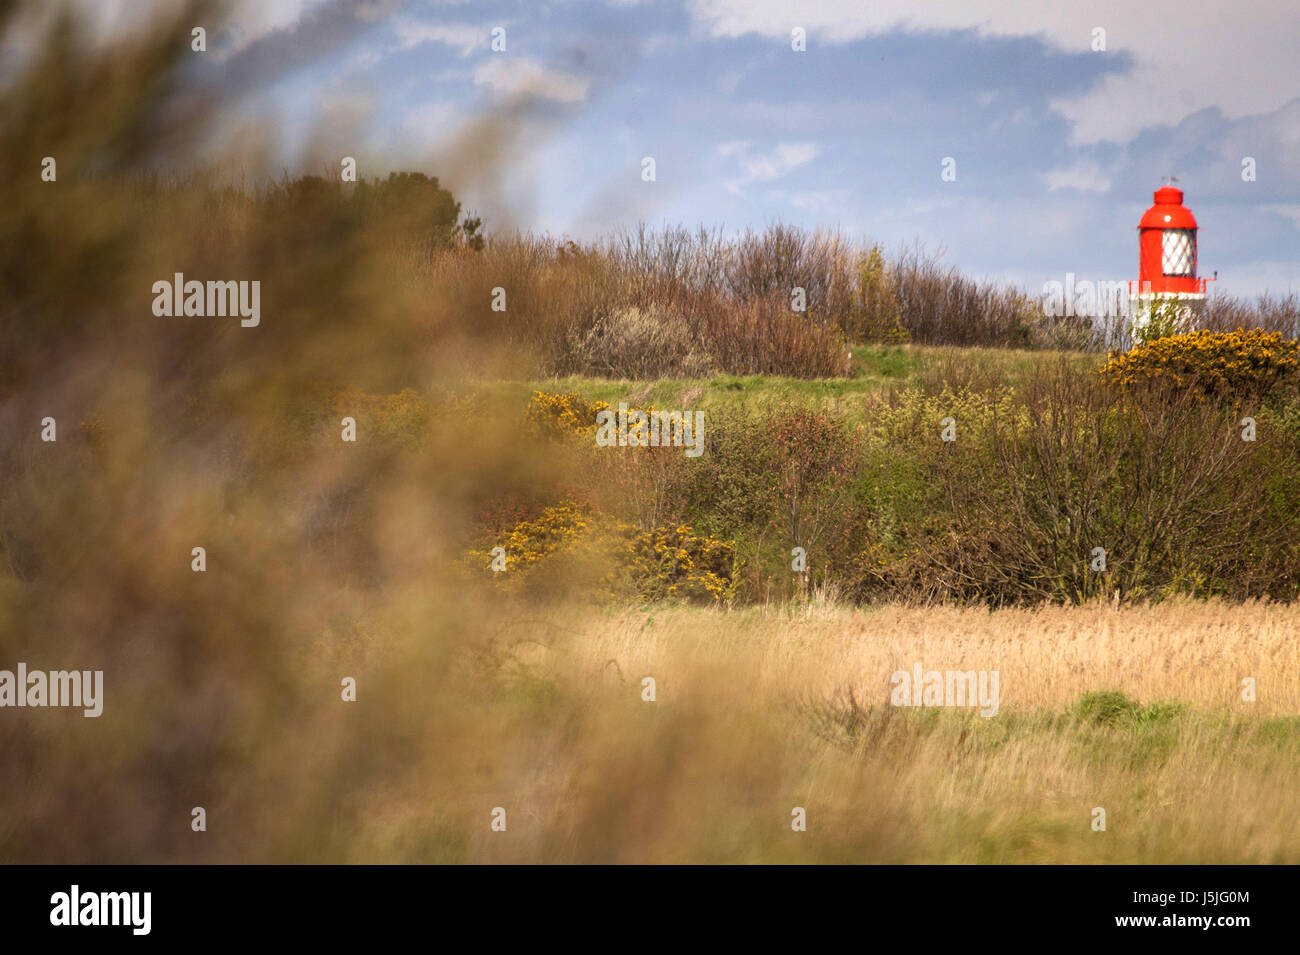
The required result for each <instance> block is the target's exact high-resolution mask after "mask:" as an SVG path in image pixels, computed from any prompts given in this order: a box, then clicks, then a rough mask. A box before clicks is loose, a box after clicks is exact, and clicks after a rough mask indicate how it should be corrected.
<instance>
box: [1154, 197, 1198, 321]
mask: <svg viewBox="0 0 1300 955" xmlns="http://www.w3.org/2000/svg"><path fill="white" fill-rule="evenodd" d="M1155 201H1156V204H1155V205H1153V206H1152V207H1151V208H1150V209H1148V210H1147V211H1146V213H1145V214H1144V215H1143V216H1142V221H1141V222H1139V223H1138V247H1139V249H1140V257H1139V262H1138V289H1140V290H1141V293H1142V294H1146V293H1148V292H1149V293H1152V294H1155V295H1174V296H1177V297H1178V298H1189V297H1195V298H1200V297H1202V296H1204V295H1205V280H1204V279H1198V278H1197V277H1196V230H1197V225H1196V217H1195V216H1193V215H1192V213H1191V210H1190V209H1188V208H1187V207H1186V206H1184V205H1183V191H1182V190H1181V189H1175V188H1174V187H1173V186H1162V187H1161V188H1159V189H1157V190H1156V193H1155ZM1148 283H1150V284H1148Z"/></svg>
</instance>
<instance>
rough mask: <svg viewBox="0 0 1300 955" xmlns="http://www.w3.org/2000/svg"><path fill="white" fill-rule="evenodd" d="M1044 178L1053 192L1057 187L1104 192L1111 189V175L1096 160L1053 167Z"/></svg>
mask: <svg viewBox="0 0 1300 955" xmlns="http://www.w3.org/2000/svg"><path fill="white" fill-rule="evenodd" d="M1043 178H1044V179H1046V180H1047V188H1048V190H1049V191H1051V192H1055V191H1056V190H1057V189H1074V190H1076V191H1077V192H1103V193H1104V192H1109V191H1110V177H1109V176H1107V175H1106V173H1105V172H1103V171H1102V168H1101V167H1100V166H1099V165H1097V164H1096V163H1095V162H1081V163H1076V164H1075V165H1073V166H1064V167H1062V168H1060V169H1053V170H1052V171H1051V172H1048V173H1047V174H1046V175H1044V176H1043Z"/></svg>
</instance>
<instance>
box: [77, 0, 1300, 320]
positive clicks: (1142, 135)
mask: <svg viewBox="0 0 1300 955" xmlns="http://www.w3.org/2000/svg"><path fill="white" fill-rule="evenodd" d="M110 6H111V4H110ZM226 9H227V12H228V13H229V15H230V18H231V24H230V25H229V26H228V27H227V28H226V29H224V30H223V31H222V32H221V35H220V36H219V37H218V42H216V43H214V45H213V46H214V49H213V55H212V57H211V59H210V60H209V61H206V62H205V63H204V64H203V67H202V69H203V70H208V71H213V72H215V73H218V74H224V75H226V76H227V77H235V76H238V77H244V78H247V77H258V76H261V75H263V74H265V79H266V82H265V83H258V84H257V85H256V86H255V88H250V90H249V95H247V96H245V97H244V98H243V99H241V100H239V101H238V105H237V106H234V107H232V110H231V116H230V117H229V118H230V120H231V128H232V129H234V128H236V127H237V124H238V122H239V121H240V120H241V119H243V118H245V117H246V116H258V115H260V116H263V117H265V116H272V115H274V116H276V117H278V118H277V123H276V133H275V142H274V143H272V144H270V146H269V148H271V149H272V150H273V153H274V155H275V158H276V162H277V163H279V164H281V165H287V166H289V167H290V168H312V167H315V168H320V166H321V164H324V163H330V162H333V163H337V157H338V156H341V155H353V156H356V157H357V158H358V159H359V161H360V163H361V172H362V173H363V174H368V175H378V174H383V173H386V172H387V171H389V170H390V169H412V168H415V169H422V170H425V171H427V172H429V173H431V174H434V175H438V176H440V177H441V178H442V179H443V180H444V181H445V182H447V183H448V184H449V185H450V186H451V187H452V188H453V189H454V190H455V191H456V192H457V195H458V196H460V197H462V198H463V199H464V201H465V203H466V206H467V207H473V208H474V209H475V210H477V211H478V212H480V213H481V214H482V215H483V216H484V217H485V219H486V220H487V222H488V225H489V227H493V226H498V227H499V226H503V225H517V226H520V227H523V228H529V229H536V230H544V231H548V232H550V233H553V234H555V235H557V236H559V235H566V236H570V237H575V238H582V239H587V238H593V237H596V236H599V235H601V234H603V233H606V232H608V231H610V230H611V229H615V228H617V227H619V226H630V225H634V224H635V223H636V222H637V221H638V220H646V221H647V222H649V223H651V224H660V223H664V222H669V223H684V224H687V225H698V224H702V225H706V226H708V227H711V228H716V227H722V228H723V229H725V230H739V229H743V228H745V227H749V226H753V227H761V226H763V225H764V224H765V223H768V222H772V221H776V220H781V221H785V222H792V223H797V224H800V225H804V226H808V227H817V226H826V227H832V228H840V229H843V230H844V231H846V232H848V233H849V234H850V235H852V236H854V237H855V238H870V239H872V240H875V241H879V242H881V243H883V244H884V245H885V246H886V248H888V249H890V250H894V249H896V248H898V247H899V246H901V245H902V244H904V243H911V242H914V241H919V242H921V243H922V244H923V245H925V246H926V247H927V248H930V249H932V250H939V249H942V250H943V253H944V257H945V259H946V260H947V261H949V262H951V263H953V264H955V265H957V266H959V267H960V268H962V269H963V270H964V271H966V272H968V273H969V274H971V275H974V276H976V277H980V278H994V279H1003V280H1009V281H1013V282H1016V283H1018V284H1021V285H1023V286H1024V287H1026V288H1028V289H1030V290H1031V291H1032V290H1038V289H1041V286H1042V283H1043V282H1044V281H1047V280H1049V279H1057V280H1063V279H1064V276H1065V273H1066V272H1074V273H1075V274H1076V275H1077V276H1079V277H1080V278H1088V279H1103V280H1107V281H1110V280H1121V279H1126V278H1130V277H1134V276H1135V273H1136V268H1137V235H1136V231H1135V227H1136V224H1137V221H1138V219H1139V217H1140V216H1141V213H1142V211H1143V209H1145V208H1146V206H1147V205H1149V204H1150V201H1151V193H1152V191H1153V190H1154V189H1155V188H1157V187H1158V186H1159V185H1160V184H1161V177H1162V176H1165V175H1171V174H1172V175H1176V176H1177V177H1178V178H1179V180H1180V183H1179V185H1180V186H1181V188H1183V189H1184V190H1185V192H1186V194H1187V204H1188V205H1189V207H1190V208H1191V209H1192V210H1193V212H1194V213H1195V214H1196V216H1197V218H1198V220H1199V222H1200V225H1201V228H1202V232H1201V254H1200V261H1201V271H1202V274H1204V275H1208V274H1210V273H1211V272H1212V271H1213V270H1215V269H1217V270H1218V271H1219V277H1220V281H1219V285H1220V287H1221V288H1222V289H1223V290H1224V291H1227V292H1231V293H1235V294H1246V295H1251V294H1255V293H1258V292H1261V291H1265V290H1271V291H1273V292H1281V293H1285V292H1287V291H1289V290H1291V289H1295V290H1298V291H1300V55H1298V53H1297V51H1300V7H1297V5H1296V4H1295V2H1294V0H1255V2H1253V3H1251V4H1242V5H1237V6H1236V7H1235V8H1231V9H1230V7H1229V5H1226V4H1223V3H1221V2H1217V0H1216V2H1214V3H1210V2H1196V0H1179V2H1171V0H1144V2H1142V3H1140V4H1139V3H1134V2H1132V0H1123V2H1120V0H1105V2H1093V3H1088V2H1079V3H1047V2H1041V0H1036V2H1029V0H967V2H963V3H955V2H945V3H939V2H935V3H924V2H915V0H876V2H871V3H862V2H838V0H827V2H822V3H813V2H799V3H793V2H785V3H779V2H770V0H746V2H731V0H670V2H643V3H637V2H628V0H623V2H609V0H604V2H602V0H572V2H567V0H564V2H561V0H555V2H539V3H493V2H468V0H467V2H432V0H409V2H401V0H261V2H257V3H251V2H250V3H247V4H242V5H241V4H230V5H227V8H226ZM101 15H104V14H101ZM495 27H503V28H504V29H505V39H506V50H505V51H504V52H494V51H492V50H491V48H490V44H491V31H492V29H493V28H495ZM795 27H800V28H802V29H804V30H805V31H806V35H807V40H806V45H807V49H806V51H804V52H795V51H794V50H792V49H791V30H792V29H793V28H795ZM1097 28H1100V29H1102V30H1104V31H1105V50H1104V51H1097V50H1094V49H1093V46H1094V45H1095V43H1096V41H1097V39H1098V37H1097V35H1096V33H1095V30H1096V29H1097ZM307 53H310V55H305V54H307ZM300 54H302V55H300ZM299 59H300V60H301V63H299V62H298V60H299ZM249 85H250V87H251V86H252V84H251V82H250V84H249ZM647 156H650V157H653V158H654V159H655V163H656V174H657V180H656V181H655V182H653V183H646V182H643V181H642V179H641V175H640V172H641V161H642V159H643V157H647ZM945 157H951V158H952V159H954V160H955V162H956V180H955V181H953V182H944V181H942V179H941V176H940V171H941V164H942V162H943V160H944V158H945ZM1245 157H1252V158H1253V159H1254V161H1255V166H1256V178H1255V180H1254V181H1243V178H1242V161H1243V159H1244V158H1245Z"/></svg>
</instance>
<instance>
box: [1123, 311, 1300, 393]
mask: <svg viewBox="0 0 1300 955" xmlns="http://www.w3.org/2000/svg"><path fill="white" fill-rule="evenodd" d="M1098 374H1100V375H1101V377H1102V378H1103V379H1104V380H1105V381H1107V382H1110V383H1112V384H1116V385H1119V386H1121V387H1125V388H1138V387H1154V388H1156V389H1159V390H1163V391H1171V390H1184V389H1189V390H1192V391H1194V392H1196V393H1198V394H1201V395H1204V396H1207V397H1213V398H1226V399H1244V400H1257V399H1263V398H1266V397H1269V396H1271V395H1274V394H1279V393H1286V394H1291V395H1293V394H1295V393H1296V389H1297V385H1300V342H1297V341H1296V340H1294V339H1287V338H1283V337H1282V334H1281V332H1265V331H1263V330H1261V329H1258V328H1256V329H1251V330H1250V331H1245V330H1242V329H1238V330H1237V331H1234V332H1211V331H1197V332H1190V333H1188V334H1184V335H1171V336H1168V337H1165V338H1160V339H1156V340H1155V341H1151V342H1148V343H1147V344H1144V345H1139V346H1137V347H1136V348H1134V349H1133V350H1132V351H1129V352H1125V353H1123V354H1119V353H1114V354H1112V355H1111V357H1110V360H1109V361H1108V362H1107V363H1106V364H1105V365H1104V366H1102V368H1101V369H1100V370H1099V371H1098Z"/></svg>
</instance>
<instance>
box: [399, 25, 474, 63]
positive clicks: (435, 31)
mask: <svg viewBox="0 0 1300 955" xmlns="http://www.w3.org/2000/svg"><path fill="white" fill-rule="evenodd" d="M393 32H394V33H395V34H396V35H397V43H398V46H399V47H400V48H401V49H403V50H410V49H414V48H415V47H417V46H419V45H421V44H422V43H441V44H442V45H443V46H450V47H454V48H456V49H458V50H459V51H460V55H461V56H468V55H469V54H470V53H473V52H474V50H475V48H477V47H479V46H482V45H484V41H485V39H486V37H487V32H486V31H485V30H483V29H481V28H480V27H476V26H470V25H468V24H462V23H424V22H417V21H414V20H401V21H398V22H397V23H395V24H394V25H393Z"/></svg>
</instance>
